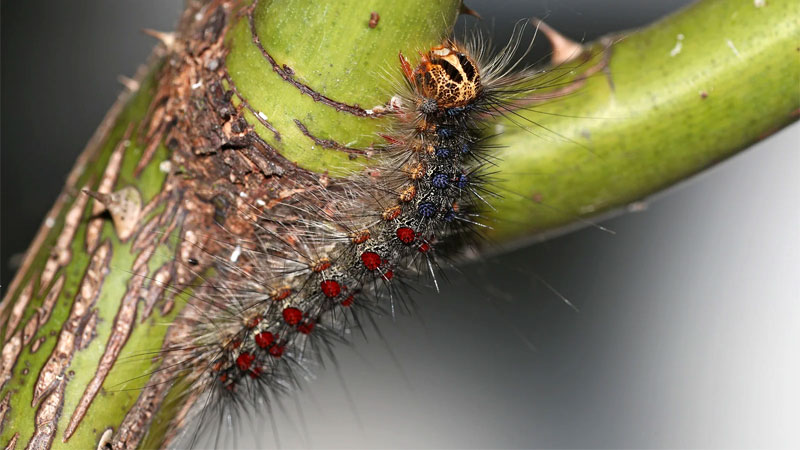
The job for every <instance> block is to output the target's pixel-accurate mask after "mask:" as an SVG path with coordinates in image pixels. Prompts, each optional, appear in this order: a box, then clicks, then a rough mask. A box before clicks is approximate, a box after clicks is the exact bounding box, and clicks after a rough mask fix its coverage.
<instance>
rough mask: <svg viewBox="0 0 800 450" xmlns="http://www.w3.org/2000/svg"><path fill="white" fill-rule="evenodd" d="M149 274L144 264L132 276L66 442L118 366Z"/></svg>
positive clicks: (71, 422)
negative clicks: (110, 373) (141, 290)
mask: <svg viewBox="0 0 800 450" xmlns="http://www.w3.org/2000/svg"><path fill="white" fill-rule="evenodd" d="M146 276H147V268H146V267H143V268H142V269H141V270H139V271H138V272H137V273H135V274H134V275H133V276H132V277H131V279H130V282H129V284H128V290H127V292H126V293H125V296H124V297H123V298H122V302H121V304H120V306H119V311H118V312H117V316H116V317H115V318H114V325H113V327H112V329H111V336H109V338H108V343H106V350H105V352H104V353H103V356H102V357H101V358H100V364H99V365H98V366H97V371H96V372H95V375H94V377H93V378H92V380H91V381H90V382H89V384H88V385H87V386H86V390H85V391H84V392H83V396H82V397H81V399H80V401H79V402H78V406H76V407H75V411H74V412H73V413H72V417H70V419H69V424H68V425H67V428H66V430H65V431H64V442H67V441H68V440H69V438H70V437H72V434H73V433H74V432H75V430H76V429H77V428H78V425H80V423H81V420H83V417H84V416H85V415H86V411H88V410H89V406H91V404H92V401H94V397H95V396H96V395H97V392H98V391H100V387H101V386H103V382H104V381H105V379H106V377H107V376H108V373H109V372H110V371H111V368H112V367H114V363H115V362H116V361H117V357H118V356H119V353H120V351H121V350H122V346H123V345H125V342H127V340H128V337H129V336H130V333H131V328H133V324H134V322H135V321H136V302H137V300H138V299H139V291H140V289H141V287H142V283H143V281H144V280H145V277H146Z"/></svg>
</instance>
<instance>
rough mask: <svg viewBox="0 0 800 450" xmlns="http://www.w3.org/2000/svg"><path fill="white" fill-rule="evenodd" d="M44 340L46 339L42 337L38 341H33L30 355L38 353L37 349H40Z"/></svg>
mask: <svg viewBox="0 0 800 450" xmlns="http://www.w3.org/2000/svg"><path fill="white" fill-rule="evenodd" d="M45 339H46V338H45V337H44V336H41V337H40V338H39V339H36V340H35V341H33V344H31V353H32V354H33V353H36V352H37V351H39V347H41V346H42V344H44V341H45Z"/></svg>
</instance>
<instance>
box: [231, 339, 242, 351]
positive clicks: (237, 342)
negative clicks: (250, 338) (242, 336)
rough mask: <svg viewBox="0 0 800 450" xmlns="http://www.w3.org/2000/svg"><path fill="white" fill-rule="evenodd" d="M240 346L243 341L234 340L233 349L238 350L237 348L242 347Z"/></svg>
mask: <svg viewBox="0 0 800 450" xmlns="http://www.w3.org/2000/svg"><path fill="white" fill-rule="evenodd" d="M240 345H242V341H240V340H239V339H234V340H233V341H232V342H231V347H233V349H234V350H236V349H237V348H239V346H240Z"/></svg>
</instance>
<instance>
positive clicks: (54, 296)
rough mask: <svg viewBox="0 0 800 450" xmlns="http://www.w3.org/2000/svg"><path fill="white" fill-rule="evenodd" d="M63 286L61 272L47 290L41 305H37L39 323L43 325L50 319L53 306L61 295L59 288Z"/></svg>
mask: <svg viewBox="0 0 800 450" xmlns="http://www.w3.org/2000/svg"><path fill="white" fill-rule="evenodd" d="M63 287H64V274H61V275H60V276H59V277H58V278H57V279H56V282H55V283H53V287H52V288H50V290H49V291H47V297H45V298H44V301H43V302H42V306H40V307H39V313H40V314H41V325H44V324H45V323H47V321H48V320H50V314H52V313H53V308H54V307H55V306H56V301H57V300H58V298H59V297H60V296H61V289H62V288H63Z"/></svg>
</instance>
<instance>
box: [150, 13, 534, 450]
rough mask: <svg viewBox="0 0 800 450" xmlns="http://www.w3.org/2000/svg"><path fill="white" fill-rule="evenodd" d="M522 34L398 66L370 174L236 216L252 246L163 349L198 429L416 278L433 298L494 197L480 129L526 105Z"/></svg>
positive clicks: (239, 253) (242, 249)
mask: <svg viewBox="0 0 800 450" xmlns="http://www.w3.org/2000/svg"><path fill="white" fill-rule="evenodd" d="M523 30H524V27H523V28H521V29H520V32H519V33H515V37H514V38H513V39H512V40H511V41H510V42H509V44H508V45H507V46H506V47H505V48H504V49H503V50H502V51H501V52H500V53H499V54H498V55H497V56H494V57H487V56H486V50H485V48H484V43H483V41H482V40H481V39H480V38H479V37H478V38H474V39H473V40H472V41H471V42H469V43H467V44H462V43H459V42H456V41H454V40H450V39H448V40H445V41H444V43H443V44H441V45H438V46H435V47H433V48H431V49H430V50H428V51H425V52H421V53H420V54H421V56H420V58H419V60H418V61H417V62H416V63H415V64H414V65H412V64H411V63H410V62H409V60H408V59H407V58H406V57H405V56H404V55H402V54H400V55H399V63H400V67H401V69H402V72H403V75H404V77H405V80H406V86H405V87H404V88H403V89H402V90H399V91H398V92H397V93H396V94H395V95H394V96H393V97H392V99H391V101H390V102H388V108H389V111H388V112H387V113H388V114H391V115H393V116H394V117H395V120H394V121H393V124H392V127H391V128H389V129H387V130H386V131H385V132H384V133H382V134H381V136H382V137H383V138H384V139H385V140H386V142H387V144H386V145H385V146H384V147H383V148H381V149H380V150H379V151H380V153H381V158H380V160H379V161H380V162H379V163H378V164H374V163H373V165H368V166H366V167H365V168H364V170H363V173H362V174H355V175H353V176H351V177H348V178H346V179H343V180H338V181H331V182H330V183H329V184H327V185H323V186H321V187H320V188H319V189H313V188H312V189H309V190H308V192H305V193H301V194H300V195H295V196H294V199H293V201H292V202H290V203H288V202H287V203H284V204H279V205H275V206H273V207H272V208H271V209H270V212H269V214H268V215H260V210H259V208H258V206H259V204H258V203H252V204H248V203H245V205H246V206H245V207H244V210H245V211H243V212H242V215H243V216H245V217H246V218H245V220H251V221H254V227H255V228H256V235H255V239H254V240H253V241H250V242H248V241H241V240H236V241H234V242H232V243H230V244H227V246H226V250H223V251H222V252H221V253H219V254H220V255H221V256H216V257H215V259H216V261H217V263H216V268H217V270H218V271H220V272H221V274H220V276H218V277H215V281H214V282H213V283H211V285H210V286H206V287H204V288H202V290H201V291H200V292H199V293H197V294H196V295H197V296H198V297H199V301H200V302H202V303H203V304H206V305H209V306H210V309H207V310H203V311H200V310H198V312H197V314H192V313H190V315H189V317H190V318H189V319H188V320H189V322H188V325H187V328H188V329H190V330H191V331H189V332H188V336H186V337H184V338H181V339H180V340H179V342H180V344H178V345H176V346H175V347H169V348H167V349H165V355H166V356H165V364H167V365H168V367H169V368H170V370H171V371H172V370H174V371H175V372H177V373H185V374H186V375H185V376H186V380H183V382H187V383H190V384H191V385H192V387H191V388H189V389H188V390H187V395H190V396H194V397H199V398H196V399H195V400H194V401H196V402H198V403H200V404H201V405H202V408H198V410H197V411H196V412H195V414H197V415H198V416H199V418H198V420H199V424H200V425H198V426H199V427H201V428H200V429H203V428H205V427H206V425H204V423H206V421H208V420H214V419H216V418H217V417H216V416H219V417H228V416H229V415H230V414H234V412H232V411H231V408H239V407H245V408H250V409H258V408H259V407H261V408H263V404H264V403H265V402H267V403H269V402H270V401H271V400H268V399H269V398H271V397H272V396H273V395H272V394H274V393H279V392H282V391H284V390H285V389H288V388H291V387H292V386H293V385H294V384H295V383H296V382H297V381H296V378H297V377H298V375H301V374H303V373H305V371H306V370H307V368H306V366H307V365H308V364H309V363H314V361H316V360H318V359H319V358H320V357H321V355H322V354H329V353H330V352H331V350H330V348H329V346H330V343H331V342H333V341H335V340H338V339H340V338H342V337H344V335H345V332H347V331H349V330H350V329H351V328H358V327H360V326H361V325H360V324H361V322H363V321H364V320H367V319H369V320H372V319H371V318H370V316H369V314H370V313H371V312H374V310H378V309H385V308H386V304H388V309H389V311H390V312H391V314H392V315H394V314H395V309H396V308H397V307H404V305H403V303H404V301H405V296H406V295H407V290H408V289H409V287H413V286H415V285H419V283H420V282H419V280H418V277H419V276H420V275H423V276H428V277H429V279H430V280H431V281H432V283H433V285H434V286H435V287H436V288H437V289H438V282H437V276H438V273H437V272H438V271H439V265H440V263H439V261H440V258H437V253H442V254H444V255H445V256H448V252H450V253H451V254H452V251H453V250H452V249H455V248H457V247H458V246H459V245H460V244H459V242H460V241H463V240H464V239H469V237H468V235H470V234H472V233H474V232H476V231H477V230H476V228H477V227H481V226H485V225H483V224H481V223H480V220H481V219H480V215H479V213H478V207H479V206H480V204H481V203H484V204H486V205H490V202H491V197H492V195H494V194H492V192H491V188H490V187H489V186H488V185H487V181H486V177H487V176H488V175H487V166H488V164H490V159H489V156H488V154H487V153H486V152H485V150H484V148H483V146H484V145H485V144H484V143H483V141H484V138H483V136H484V135H485V134H486V130H484V129H483V126H482V121H481V120H482V119H481V118H482V117H491V116H494V115H497V114H504V113H505V112H506V111H508V110H509V108H510V103H511V102H512V101H513V100H515V99H519V98H525V96H526V95H528V92H526V91H525V90H522V89H520V88H519V83H520V82H521V81H524V80H529V79H533V77H534V76H535V75H536V72H534V71H532V70H530V69H527V68H523V69H520V70H516V71H515V69H516V68H517V65H518V64H519V63H518V62H515V61H516V60H515V59H514V58H515V54H516V52H517V49H518V46H519V42H520V39H521V36H522V31H523ZM262 204H263V202H262ZM316 205H320V206H316ZM489 207H490V206H489ZM448 247H451V248H452V249H448ZM184 341H188V342H189V343H190V344H189V345H186V344H184V343H183V342H184ZM232 405H233V406H232ZM267 407H269V406H267ZM219 411H222V414H221V415H219ZM208 415H214V416H215V417H213V418H209V417H206V416H208ZM199 435H200V433H198V434H195V435H194V436H195V437H197V436H199Z"/></svg>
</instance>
